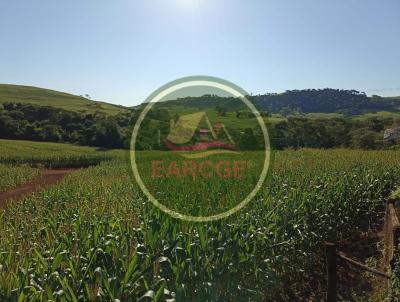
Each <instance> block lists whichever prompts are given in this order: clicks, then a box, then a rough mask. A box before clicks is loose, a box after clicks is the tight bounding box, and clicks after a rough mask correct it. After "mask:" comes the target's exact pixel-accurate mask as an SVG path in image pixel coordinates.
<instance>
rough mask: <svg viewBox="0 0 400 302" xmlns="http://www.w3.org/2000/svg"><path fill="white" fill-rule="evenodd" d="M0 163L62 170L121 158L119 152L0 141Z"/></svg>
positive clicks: (121, 154)
mask: <svg viewBox="0 0 400 302" xmlns="http://www.w3.org/2000/svg"><path fill="white" fill-rule="evenodd" d="M0 144H1V149H0V163H3V164H10V165H21V164H29V165H32V166H41V167H50V168H63V167H69V168H71V167H84V166H90V165H95V164H98V163H100V162H101V161H104V160H109V159H111V158H113V157H115V156H123V154H124V152H123V151H121V150H112V151H105V150H99V149H97V148H93V147H83V146H76V145H71V144H57V143H43V142H31V141H15V140H0Z"/></svg>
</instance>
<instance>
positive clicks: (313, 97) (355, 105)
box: [164, 88, 400, 116]
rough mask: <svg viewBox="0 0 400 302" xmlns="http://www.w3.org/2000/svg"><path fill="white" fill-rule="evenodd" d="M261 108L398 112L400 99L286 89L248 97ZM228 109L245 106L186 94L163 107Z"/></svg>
mask: <svg viewBox="0 0 400 302" xmlns="http://www.w3.org/2000/svg"><path fill="white" fill-rule="evenodd" d="M248 97H249V98H250V100H251V101H252V102H253V104H254V105H255V106H256V107H257V108H258V109H259V110H260V111H264V112H269V113H276V114H282V115H285V116H288V115H291V114H299V113H316V112H318V113H341V114H344V115H348V116H351V115H358V114H363V113H367V112H377V111H399V110H400V98H383V97H380V96H377V95H374V96H372V97H368V96H366V94H365V93H363V92H359V91H356V90H340V89H331V88H325V89H306V90H288V91H286V92H284V93H279V94H278V93H269V94H263V95H251V96H248ZM217 102H218V103H219V104H220V106H222V107H225V108H227V109H228V110H232V111H234V110H238V109H240V108H241V107H243V106H244V105H243V104H242V103H240V102H237V101H236V100H235V99H234V98H222V97H219V96H216V95H205V96H202V97H186V98H181V99H179V100H178V101H169V102H165V104H164V106H166V107H168V106H176V105H178V104H179V105H183V106H188V107H197V108H204V107H210V106H215V104H216V103H217Z"/></svg>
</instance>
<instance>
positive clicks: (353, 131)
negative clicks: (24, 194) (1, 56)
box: [0, 103, 400, 149]
mask: <svg viewBox="0 0 400 302" xmlns="http://www.w3.org/2000/svg"><path fill="white" fill-rule="evenodd" d="M214 104H215V103H214ZM198 105H199V104H198ZM214 108H215V110H216V111H217V112H218V114H220V115H223V114H226V112H225V110H223V109H221V108H223V107H221V106H220V105H218V106H216V107H214ZM140 110H141V109H140V108H136V109H132V110H130V111H127V112H124V113H119V114H117V115H113V116H110V115H104V114H102V113H93V114H82V113H77V112H70V111H66V110H63V109H59V108H54V107H50V106H36V105H30V104H19V103H5V104H4V106H3V109H1V110H0V138H4V139H24V140H34V141H50V142H68V143H73V144H80V145H89V146H97V147H102V148H129V143H130V137H131V133H132V128H133V125H134V124H135V122H136V120H137V118H138V116H139V113H140ZM236 112H237V114H239V113H240V111H236ZM175 116H176V113H174V112H173V111H172V109H171V108H169V109H168V108H160V109H157V110H154V111H150V115H149V116H148V117H149V120H148V122H147V123H145V124H144V125H143V127H142V128H143V130H142V131H141V135H140V137H139V142H138V147H139V148H140V149H159V148H160V145H159V143H157V142H156V140H157V139H156V138H157V133H158V131H159V129H161V131H162V133H163V134H165V133H167V132H168V125H169V122H170V119H171V118H174V117H175ZM399 122H400V121H397V120H394V119H393V118H369V119H351V118H313V119H311V118H305V117H301V116H289V117H288V118H287V119H286V120H283V121H280V122H278V123H274V124H272V125H270V126H269V132H270V139H271V144H272V146H273V148H275V149H284V148H301V147H310V148H338V147H344V148H362V149H381V148H386V147H388V146H389V144H387V143H384V142H383V140H382V138H383V131H384V129H385V128H387V127H390V126H392V125H394V124H396V125H397V124H399ZM231 134H232V136H233V137H234V138H235V141H237V142H239V146H243V148H245V147H246V146H249V145H251V146H252V148H254V149H258V148H261V146H262V143H263V141H262V136H261V133H260V131H259V130H258V129H257V128H254V129H252V128H245V129H240V131H238V130H236V131H232V133H231Z"/></svg>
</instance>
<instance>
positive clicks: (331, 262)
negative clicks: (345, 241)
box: [325, 242, 337, 302]
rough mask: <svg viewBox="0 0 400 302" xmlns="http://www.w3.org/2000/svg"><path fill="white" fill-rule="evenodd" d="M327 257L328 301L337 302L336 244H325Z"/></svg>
mask: <svg viewBox="0 0 400 302" xmlns="http://www.w3.org/2000/svg"><path fill="white" fill-rule="evenodd" d="M325 256H326V274H327V279H328V280H327V281H328V283H327V292H326V301H327V302H336V285H337V276H336V245H335V244H334V243H330V242H325Z"/></svg>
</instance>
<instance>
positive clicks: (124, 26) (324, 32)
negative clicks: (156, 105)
mask: <svg viewBox="0 0 400 302" xmlns="http://www.w3.org/2000/svg"><path fill="white" fill-rule="evenodd" d="M399 13H400V1H398V0H393V1H391V0H387V1H376V0H357V1H356V0H338V1H322V0H321V1H314V0H302V1H296V0H293V1H286V0H279V1H278V0H276V1H269V0H247V1H245V0H242V1H239V0H157V1H156V0H137V1H134V0H113V1H110V0H91V1H84V0H68V1H57V0H35V1H32V0H23V1H21V0H1V1H0V83H13V84H25V85H33V86H39V87H46V88H51V89H56V90H61V91H66V92H71V93H75V94H86V93H87V94H90V95H91V96H92V98H93V99H96V100H104V101H108V102H112V103H117V104H123V105H135V104H138V103H140V102H141V101H142V100H144V99H145V98H146V97H147V96H148V95H149V94H150V93H151V92H152V91H154V90H155V89H157V88H158V87H159V86H161V85H163V84H165V83H166V82H169V81H171V80H174V79H176V78H180V77H183V76H190V75H210V76H217V77H222V78H224V79H226V80H229V81H232V82H234V83H235V84H237V85H239V86H241V87H242V88H244V89H245V90H247V91H249V92H251V93H254V94H258V93H265V92H282V91H285V90H287V89H304V88H324V87H332V88H343V89H358V90H362V91H365V90H367V93H368V94H380V95H400V81H399V80H400V38H399V37H400V17H399ZM378 89H382V90H378ZM375 90H376V91H375Z"/></svg>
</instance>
